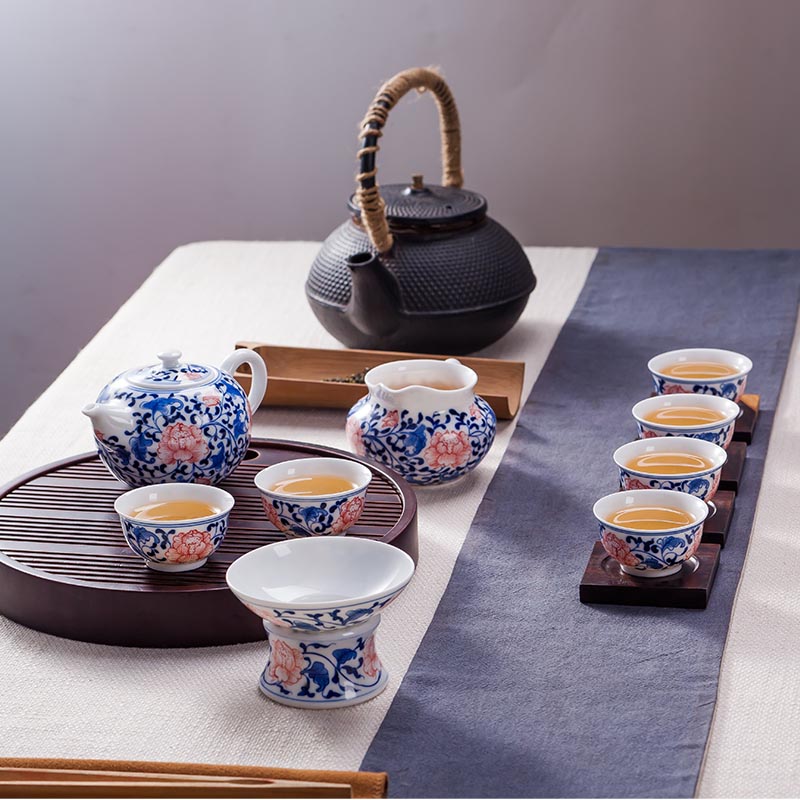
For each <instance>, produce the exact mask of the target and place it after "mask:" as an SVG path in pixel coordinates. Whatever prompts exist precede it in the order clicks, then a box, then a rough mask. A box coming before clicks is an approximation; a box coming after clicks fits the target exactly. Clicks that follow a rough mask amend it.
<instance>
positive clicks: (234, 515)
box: [0, 439, 417, 647]
mask: <svg viewBox="0 0 800 800" xmlns="http://www.w3.org/2000/svg"><path fill="white" fill-rule="evenodd" d="M312 456H339V457H341V458H348V459H351V460H353V461H358V462H359V463H362V464H365V465H366V466H367V467H369V469H370V470H371V471H372V473H373V478H372V482H371V483H370V485H369V488H368V490H367V497H366V503H365V505H364V511H363V513H362V514H361V517H360V519H359V520H358V523H357V524H356V525H354V526H353V527H352V528H351V529H350V530H349V531H348V534H347V535H348V536H365V537H368V538H370V539H377V540H379V541H383V542H387V543H390V544H393V545H395V546H397V547H399V548H400V549H401V550H405V552H407V553H408V554H409V555H410V556H411V557H412V558H413V559H414V561H416V560H417V501H416V498H415V496H414V492H413V491H412V490H411V488H410V487H409V485H408V484H407V483H406V482H405V481H404V480H403V479H402V478H400V477H399V476H398V475H395V474H394V473H393V472H391V470H388V469H386V468H384V467H382V466H379V465H377V464H375V463H372V462H366V461H364V460H363V459H360V458H358V457H357V456H353V455H351V454H349V453H344V452H342V451H340V450H335V449H333V448H329V447H319V446H316V445H311V444H304V443H301V442H286V441H279V440H275V439H258V440H257V439H254V440H253V441H252V442H251V444H250V450H249V451H248V453H247V455H246V457H245V460H244V461H243V462H242V463H241V464H240V465H239V466H238V467H237V468H236V470H235V471H234V473H233V474H232V475H231V476H230V477H229V478H227V479H226V480H224V481H222V483H221V484H220V486H221V487H222V488H223V489H226V490H227V491H229V492H230V493H231V494H232V495H233V496H234V498H235V499H236V505H235V506H234V508H233V511H232V512H231V516H230V524H229V527H228V532H227V534H226V536H225V540H224V541H223V543H222V545H221V546H220V548H219V550H218V551H217V552H216V553H215V554H214V555H213V556H212V557H211V558H210V559H209V561H208V563H207V564H206V565H205V566H203V567H201V568H200V569H197V570H193V571H191V572H179V573H165V572H154V571H153V570H149V569H147V567H145V566H144V563H143V562H142V559H141V558H139V557H138V556H137V555H135V554H134V553H133V552H132V551H131V550H130V549H129V548H128V546H127V544H126V543H125V539H124V538H123V536H122V530H121V528H120V524H119V518H118V516H117V514H116V513H115V511H114V500H115V499H116V498H117V496H118V495H119V494H120V493H121V492H123V491H125V490H126V489H127V488H128V487H127V486H125V485H124V484H123V483H121V482H120V481H118V480H117V479H116V478H114V477H113V476H112V475H111V473H109V472H108V470H107V469H106V468H105V466H103V464H102V462H101V461H100V459H99V457H98V456H97V454H96V453H87V454H85V455H80V456H73V457H71V458H67V459H64V460H63V461H58V462H55V463H52V464H47V465H46V466H44V467H40V468H39V469H37V470H35V471H34V472H31V473H29V474H27V475H23V476H22V477H20V478H17V479H16V480H15V481H13V482H12V483H10V484H8V485H7V486H5V487H3V488H2V489H0V614H3V615H4V616H6V617H8V618H9V619H12V620H14V621H15V622H19V623H21V624H23V625H27V626H28V627H29V628H34V629H36V630H39V631H43V632H45V633H52V634H55V635H56V636H65V637H66V638H68V639H78V640H81V641H85V642H96V643H99V644H115V645H130V646H135V647H196V646H203V645H221V644H237V643H240V642H252V641H259V640H263V639H264V628H263V626H262V624H261V620H260V619H259V618H258V617H257V616H256V615H255V614H252V613H251V612H249V611H248V610H247V609H246V608H245V607H244V606H243V605H242V604H241V603H240V602H239V601H238V600H237V599H236V598H235V597H234V595H233V593H232V592H231V591H230V589H228V586H227V583H226V582H225V572H226V571H227V568H228V566H229V565H230V563H231V562H232V561H234V560H235V559H236V558H238V557H239V556H240V555H242V554H244V553H247V552H249V551H250V550H254V549H255V548H257V547H261V546H262V545H265V544H270V543H271V542H276V541H282V540H283V539H284V535H283V534H282V533H280V532H278V531H277V530H276V528H275V526H274V525H272V523H271V522H269V521H268V520H267V517H266V515H265V514H264V511H263V508H262V507H261V500H260V497H259V494H258V490H257V489H256V488H255V486H254V484H253V478H254V477H255V475H256V473H257V472H258V471H259V470H261V469H263V468H264V467H266V466H269V465H270V464H275V463H277V462H279V461H285V460H287V459H290V458H308V457H312Z"/></svg>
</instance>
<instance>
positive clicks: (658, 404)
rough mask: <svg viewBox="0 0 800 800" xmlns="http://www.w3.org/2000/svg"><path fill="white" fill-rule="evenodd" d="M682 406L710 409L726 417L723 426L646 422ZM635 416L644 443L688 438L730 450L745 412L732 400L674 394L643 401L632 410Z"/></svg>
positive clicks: (718, 423) (709, 396)
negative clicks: (654, 414) (736, 429)
mask: <svg viewBox="0 0 800 800" xmlns="http://www.w3.org/2000/svg"><path fill="white" fill-rule="evenodd" d="M679 406H695V407H698V406H699V407H700V408H707V409H709V410H711V411H718V412H719V413H720V414H722V415H723V418H722V419H721V420H720V421H719V422H712V423H710V424H707V425H697V426H690V425H667V424H663V423H660V422H650V421H649V420H647V419H645V417H647V416H649V415H650V414H652V413H653V412H654V411H658V410H659V409H662V408H673V407H679ZM631 413H632V414H633V417H634V419H635V420H636V424H637V426H638V429H639V437H640V438H641V439H651V438H654V437H657V436H688V437H690V438H692V439H702V440H703V441H706V442H712V443H713V444H716V445H719V446H720V447H723V448H725V449H727V448H728V445H729V444H730V443H731V440H732V439H733V431H734V427H735V425H736V420H737V419H738V417H739V416H740V415H741V413H742V410H741V408H739V406H738V405H737V404H736V403H734V402H733V401H732V400H726V399H725V398H724V397H716V396H714V395H705V394H674V395H660V396H657V397H648V398H647V399H646V400H640V401H639V402H638V403H637V404H636V405H635V406H634V407H633V408H632V409H631Z"/></svg>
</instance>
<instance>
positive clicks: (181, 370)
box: [123, 350, 219, 392]
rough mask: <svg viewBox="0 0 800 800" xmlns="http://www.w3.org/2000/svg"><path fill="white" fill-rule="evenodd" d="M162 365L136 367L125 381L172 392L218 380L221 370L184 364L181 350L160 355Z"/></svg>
mask: <svg viewBox="0 0 800 800" xmlns="http://www.w3.org/2000/svg"><path fill="white" fill-rule="evenodd" d="M158 358H159V359H160V361H161V363H160V364H149V365H148V366H146V367H134V368H133V369H129V370H128V371H127V372H126V373H124V376H123V377H124V379H125V380H126V381H127V382H128V383H130V384H131V385H133V386H138V387H139V388H141V389H155V390H158V391H162V392H171V391H175V390H176V389H178V390H180V389H188V388H191V387H192V386H202V385H203V384H205V383H211V382H212V381H214V380H216V379H217V376H218V375H219V370H218V369H216V368H215V367H207V366H205V365H204V364H184V363H183V362H181V360H180V359H181V351H180V350H166V351H164V352H163V353H159V354H158Z"/></svg>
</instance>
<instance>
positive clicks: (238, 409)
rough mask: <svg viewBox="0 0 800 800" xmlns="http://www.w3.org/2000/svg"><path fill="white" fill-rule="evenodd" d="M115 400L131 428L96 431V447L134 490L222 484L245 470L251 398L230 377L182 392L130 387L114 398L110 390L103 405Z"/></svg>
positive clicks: (104, 394)
mask: <svg viewBox="0 0 800 800" xmlns="http://www.w3.org/2000/svg"><path fill="white" fill-rule="evenodd" d="M192 367H193V369H194V370H200V369H205V368H203V367H199V366H196V365H192ZM174 371H175V370H164V372H165V373H166V372H174ZM206 371H208V370H206ZM109 400H111V402H115V403H118V404H120V406H122V407H124V408H125V409H127V410H128V419H129V424H128V425H125V426H123V427H121V428H120V430H117V431H102V430H95V443H96V445H97V450H98V453H99V455H100V457H101V458H102V460H103V462H104V463H105V464H106V466H107V467H108V468H109V470H110V471H111V472H112V473H113V474H114V475H115V476H116V477H117V478H119V479H120V480H121V481H124V482H125V483H127V484H129V485H130V486H146V485H150V484H154V483H166V482H200V483H218V482H219V481H221V480H223V479H224V478H227V477H228V475H230V474H231V472H233V470H234V469H235V468H236V467H237V466H238V465H239V463H240V462H241V460H242V459H243V458H244V455H245V453H246V452H247V448H248V446H249V444H250V408H249V406H248V404H247V398H246V396H245V394H244V391H243V390H242V388H241V387H240V386H239V384H238V383H236V381H235V380H234V379H233V378H232V377H230V376H228V375H226V374H224V373H217V377H216V378H215V379H214V380H213V381H210V382H209V383H206V384H202V385H200V386H196V387H192V388H191V389H182V390H180V391H178V392H170V391H166V390H165V391H158V390H147V389H135V388H125V389H124V390H122V391H118V392H116V393H114V394H113V397H112V395H111V391H110V389H109V388H108V387H107V388H106V389H105V390H104V391H103V392H102V393H101V395H100V397H99V398H98V402H99V403H105V402H108V401H109Z"/></svg>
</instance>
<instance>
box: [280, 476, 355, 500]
mask: <svg viewBox="0 0 800 800" xmlns="http://www.w3.org/2000/svg"><path fill="white" fill-rule="evenodd" d="M355 488H357V487H356V484H355V483H353V482H352V481H348V480H347V479H346V478H341V477H339V476H338V475H293V476H290V477H288V478H284V479H283V480H280V481H277V483H274V484H272V486H270V491H271V492H275V493H276V494H290V495H295V496H297V497H318V496H320V495H326V494H340V493H341V492H350V491H352V490H353V489H355Z"/></svg>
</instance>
